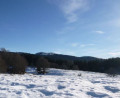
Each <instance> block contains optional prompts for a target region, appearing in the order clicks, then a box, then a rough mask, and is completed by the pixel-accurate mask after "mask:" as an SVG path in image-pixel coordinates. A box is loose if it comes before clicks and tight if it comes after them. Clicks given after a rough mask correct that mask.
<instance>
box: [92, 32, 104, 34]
mask: <svg viewBox="0 0 120 98" xmlns="http://www.w3.org/2000/svg"><path fill="white" fill-rule="evenodd" d="M94 32H96V33H98V34H104V33H105V32H103V31H94Z"/></svg>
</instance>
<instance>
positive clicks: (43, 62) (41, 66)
mask: <svg viewBox="0 0 120 98" xmlns="http://www.w3.org/2000/svg"><path fill="white" fill-rule="evenodd" d="M36 66H37V72H38V73H39V74H41V73H42V74H45V73H46V68H48V67H49V62H48V60H47V59H45V58H43V57H41V58H38V60H37V62H36Z"/></svg>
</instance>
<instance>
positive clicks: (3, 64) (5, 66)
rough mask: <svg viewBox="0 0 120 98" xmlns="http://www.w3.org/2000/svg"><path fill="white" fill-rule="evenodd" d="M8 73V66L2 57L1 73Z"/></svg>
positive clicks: (0, 63)
mask: <svg viewBox="0 0 120 98" xmlns="http://www.w3.org/2000/svg"><path fill="white" fill-rule="evenodd" d="M6 72H7V65H6V63H5V61H4V60H3V59H2V58H1V56H0V73H6Z"/></svg>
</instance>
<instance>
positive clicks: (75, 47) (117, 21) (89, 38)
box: [0, 0, 120, 58]
mask: <svg viewBox="0 0 120 98" xmlns="http://www.w3.org/2000/svg"><path fill="white" fill-rule="evenodd" d="M119 10H120V0H34V1H33V0H0V47H1V48H2V47H4V48H6V49H8V50H10V51H14V52H16V51H17V52H29V53H37V52H41V51H42V52H55V53H61V54H69V55H74V56H95V57H101V58H109V57H120V11H119Z"/></svg>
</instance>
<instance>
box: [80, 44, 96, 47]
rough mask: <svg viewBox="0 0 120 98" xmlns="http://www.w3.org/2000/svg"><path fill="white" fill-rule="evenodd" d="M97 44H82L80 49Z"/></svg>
mask: <svg viewBox="0 0 120 98" xmlns="http://www.w3.org/2000/svg"><path fill="white" fill-rule="evenodd" d="M94 45H95V44H81V45H80V47H88V46H94Z"/></svg>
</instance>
